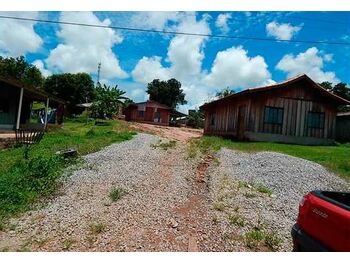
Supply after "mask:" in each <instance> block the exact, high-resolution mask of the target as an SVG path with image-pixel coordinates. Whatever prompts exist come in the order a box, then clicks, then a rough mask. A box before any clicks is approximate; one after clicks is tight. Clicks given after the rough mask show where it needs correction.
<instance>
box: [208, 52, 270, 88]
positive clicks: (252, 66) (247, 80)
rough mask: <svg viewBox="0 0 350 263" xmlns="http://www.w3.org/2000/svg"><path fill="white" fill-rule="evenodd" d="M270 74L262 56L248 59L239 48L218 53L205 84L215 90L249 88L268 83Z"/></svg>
mask: <svg viewBox="0 0 350 263" xmlns="http://www.w3.org/2000/svg"><path fill="white" fill-rule="evenodd" d="M270 78H271V74H270V72H269V71H268V69H267V64H266V62H265V60H264V58H263V57H262V56H255V57H249V56H248V52H247V51H246V50H244V49H243V48H242V47H241V46H239V47H231V48H228V49H226V50H223V51H220V52H218V53H217V54H216V58H215V60H214V63H213V65H212V68H211V71H210V73H209V74H208V75H207V76H206V77H205V79H204V80H205V82H206V83H207V84H208V85H210V86H213V87H216V88H225V87H227V86H229V87H243V88H246V87H251V86H256V85H263V84H266V83H268V82H269V81H270Z"/></svg>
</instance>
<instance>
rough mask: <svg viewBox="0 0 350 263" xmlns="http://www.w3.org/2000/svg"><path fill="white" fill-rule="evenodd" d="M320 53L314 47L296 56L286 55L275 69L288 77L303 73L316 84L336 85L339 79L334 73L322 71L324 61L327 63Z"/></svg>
mask: <svg viewBox="0 0 350 263" xmlns="http://www.w3.org/2000/svg"><path fill="white" fill-rule="evenodd" d="M320 53H321V52H320V51H319V50H318V49H317V48H316V47H312V48H309V49H307V50H306V51H305V52H302V53H299V54H298V55H296V56H294V55H293V54H287V55H285V56H284V57H283V58H282V59H281V60H280V61H279V62H278V64H277V66H276V68H277V69H279V70H282V71H284V72H286V73H287V75H288V77H292V76H295V75H298V74H304V73H305V74H307V75H308V76H309V77H310V78H312V79H313V80H314V81H316V82H323V81H329V82H331V83H338V82H339V79H338V78H337V77H336V75H335V73H334V72H332V71H327V72H326V71H323V66H324V61H326V62H327V58H326V59H325V58H324V57H323V56H322V55H321V54H320ZM328 55H329V54H328Z"/></svg>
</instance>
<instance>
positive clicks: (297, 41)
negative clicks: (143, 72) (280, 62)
mask: <svg viewBox="0 0 350 263" xmlns="http://www.w3.org/2000/svg"><path fill="white" fill-rule="evenodd" d="M0 18H3V19H13V20H21V21H32V22H33V21H34V22H40V23H51V24H63V25H74V26H84V27H95V28H108V29H117V30H126V31H135V32H147V33H158V34H169V35H185V36H197V37H211V38H224V39H244V40H256V41H270V42H285V43H304V44H326V45H343V46H350V43H348V42H333V41H318V40H292V39H291V40H277V39H272V38H263V37H250V36H232V35H212V34H201V33H191V32H178V31H167V30H155V29H142V28H132V27H121V26H107V25H96V24H86V23H77V22H68V21H53V20H44V19H34V18H24V17H14V16H3V15H0Z"/></svg>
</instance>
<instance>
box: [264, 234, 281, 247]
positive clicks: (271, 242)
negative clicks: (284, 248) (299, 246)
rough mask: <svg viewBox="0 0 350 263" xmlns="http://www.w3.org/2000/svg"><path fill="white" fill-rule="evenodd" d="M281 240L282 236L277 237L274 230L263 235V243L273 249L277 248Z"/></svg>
mask: <svg viewBox="0 0 350 263" xmlns="http://www.w3.org/2000/svg"><path fill="white" fill-rule="evenodd" d="M282 241H283V240H282V238H281V237H279V236H278V235H277V234H276V233H275V232H269V233H266V235H265V244H266V245H267V246H268V247H269V248H270V249H271V250H273V251H276V250H278V248H279V247H280V245H281V243H282Z"/></svg>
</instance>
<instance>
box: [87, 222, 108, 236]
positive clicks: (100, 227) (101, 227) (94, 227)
mask: <svg viewBox="0 0 350 263" xmlns="http://www.w3.org/2000/svg"><path fill="white" fill-rule="evenodd" d="M89 227H90V232H91V234H94V235H97V234H101V233H102V232H104V231H105V230H106V225H105V224H103V223H97V222H95V223H92V224H90V226H89Z"/></svg>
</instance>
